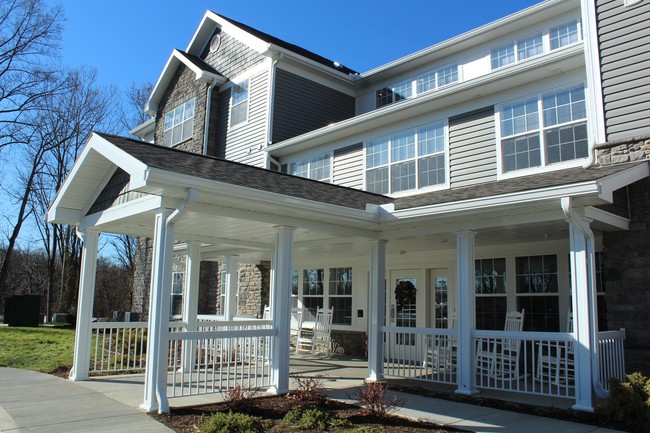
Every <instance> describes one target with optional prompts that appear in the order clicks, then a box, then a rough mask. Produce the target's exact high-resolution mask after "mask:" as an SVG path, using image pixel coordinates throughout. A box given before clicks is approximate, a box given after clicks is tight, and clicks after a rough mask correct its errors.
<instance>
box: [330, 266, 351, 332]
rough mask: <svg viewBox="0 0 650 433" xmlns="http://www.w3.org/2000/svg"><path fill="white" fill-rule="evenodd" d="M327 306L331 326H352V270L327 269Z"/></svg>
mask: <svg viewBox="0 0 650 433" xmlns="http://www.w3.org/2000/svg"><path fill="white" fill-rule="evenodd" d="M329 306H330V308H334V315H333V316H332V323H333V324H335V325H351V324H352V268H330V269H329Z"/></svg>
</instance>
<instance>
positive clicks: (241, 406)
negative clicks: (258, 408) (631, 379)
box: [221, 385, 255, 412]
mask: <svg viewBox="0 0 650 433" xmlns="http://www.w3.org/2000/svg"><path fill="white" fill-rule="evenodd" d="M221 395H222V396H223V401H224V402H225V403H226V405H227V406H228V409H230V410H233V411H235V412H241V411H243V410H245V409H247V408H248V407H249V406H250V404H251V399H252V398H253V397H255V391H254V390H252V389H250V388H244V387H242V386H240V385H236V386H235V387H234V388H231V389H228V390H226V391H223V392H222V393H221Z"/></svg>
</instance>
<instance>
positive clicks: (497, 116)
mask: <svg viewBox="0 0 650 433" xmlns="http://www.w3.org/2000/svg"><path fill="white" fill-rule="evenodd" d="M579 84H582V85H583V87H584V89H585V104H586V105H587V106H588V104H589V101H588V99H589V96H588V92H587V87H586V83H585V82H583V81H578V82H573V83H569V84H565V85H562V86H558V87H554V88H552V89H546V90H544V91H540V92H537V93H533V94H529V95H525V96H522V97H518V98H516V99H511V100H508V101H504V102H502V103H500V104H497V105H495V110H494V111H495V113H494V120H495V122H496V146H497V180H501V179H512V178H516V177H521V176H528V175H532V174H540V173H548V172H551V171H556V170H564V169H566V168H571V167H579V166H582V165H583V164H584V163H585V161H586V160H588V159H589V157H588V156H587V157H585V158H576V159H572V160H569V161H562V162H555V163H553V164H551V165H548V162H547V155H546V143H545V141H544V134H543V132H544V131H545V130H547V129H556V128H560V127H563V126H569V125H575V124H579V123H586V124H587V145H588V146H589V135H588V134H589V123H590V121H589V115H588V114H587V115H586V117H585V118H584V119H580V120H572V121H571V122H566V123H561V124H558V125H553V126H550V127H545V126H544V117H543V116H544V109H543V106H542V96H543V95H544V94H547V93H552V92H556V91H558V90H565V89H570V88H571V87H574V86H577V85H579ZM532 97H536V98H537V115H538V116H539V128H538V129H537V134H538V135H539V145H540V153H541V154H540V161H541V165H540V166H539V167H529V168H523V169H521V170H512V171H509V172H504V171H503V170H504V166H503V146H502V143H501V142H502V140H504V139H509V138H514V137H519V136H526V135H533V133H532V132H523V133H519V134H514V135H509V136H507V137H502V136H501V107H502V106H504V105H506V104H511V103H514V102H519V101H523V100H526V99H529V98H532ZM589 148H590V147H589Z"/></svg>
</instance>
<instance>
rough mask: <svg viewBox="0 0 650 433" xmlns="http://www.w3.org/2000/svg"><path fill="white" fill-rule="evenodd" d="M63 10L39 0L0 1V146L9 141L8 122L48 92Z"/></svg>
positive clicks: (20, 116) (17, 120) (18, 118)
mask: <svg viewBox="0 0 650 433" xmlns="http://www.w3.org/2000/svg"><path fill="white" fill-rule="evenodd" d="M62 20H63V13H62V10H61V7H60V6H54V7H49V6H48V5H47V4H45V2H44V1H43V0H0V148H2V147H5V146H7V145H9V144H13V143H14V141H13V140H12V139H13V138H14V134H13V133H11V131H8V129H10V128H11V126H12V125H15V124H19V125H23V124H24V122H27V120H26V119H24V117H25V114H26V113H27V112H29V111H30V110H32V109H34V108H36V107H38V106H39V104H40V100H41V99H42V98H43V97H45V96H47V95H48V93H49V92H51V91H52V89H53V87H52V86H50V85H45V86H44V85H43V84H44V83H48V82H50V81H53V80H55V78H56V77H55V76H56V72H55V71H54V70H53V68H52V61H51V60H52V58H53V56H54V55H55V54H56V53H57V52H58V49H59V43H60V40H61V31H62V29H61V22H62Z"/></svg>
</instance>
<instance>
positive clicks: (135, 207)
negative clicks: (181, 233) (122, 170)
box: [79, 195, 162, 230]
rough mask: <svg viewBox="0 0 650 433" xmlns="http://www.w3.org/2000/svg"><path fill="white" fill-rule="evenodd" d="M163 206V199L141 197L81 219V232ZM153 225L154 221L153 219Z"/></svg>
mask: <svg viewBox="0 0 650 433" xmlns="http://www.w3.org/2000/svg"><path fill="white" fill-rule="evenodd" d="M161 206H162V198H161V197H158V196H151V195H150V196H146V197H140V198H137V199H135V200H132V201H129V202H126V203H122V204H119V205H117V206H114V207H110V208H108V209H106V210H103V211H101V212H96V213H94V214H92V215H88V216H85V217H83V218H82V219H81V221H80V224H79V228H80V229H81V230H84V229H88V228H93V227H98V226H103V225H106V224H110V223H112V222H115V221H119V220H121V219H123V218H128V217H132V216H134V215H138V214H142V213H146V212H150V211H152V210H154V209H158V208H160V207H161ZM152 224H153V219H152Z"/></svg>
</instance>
